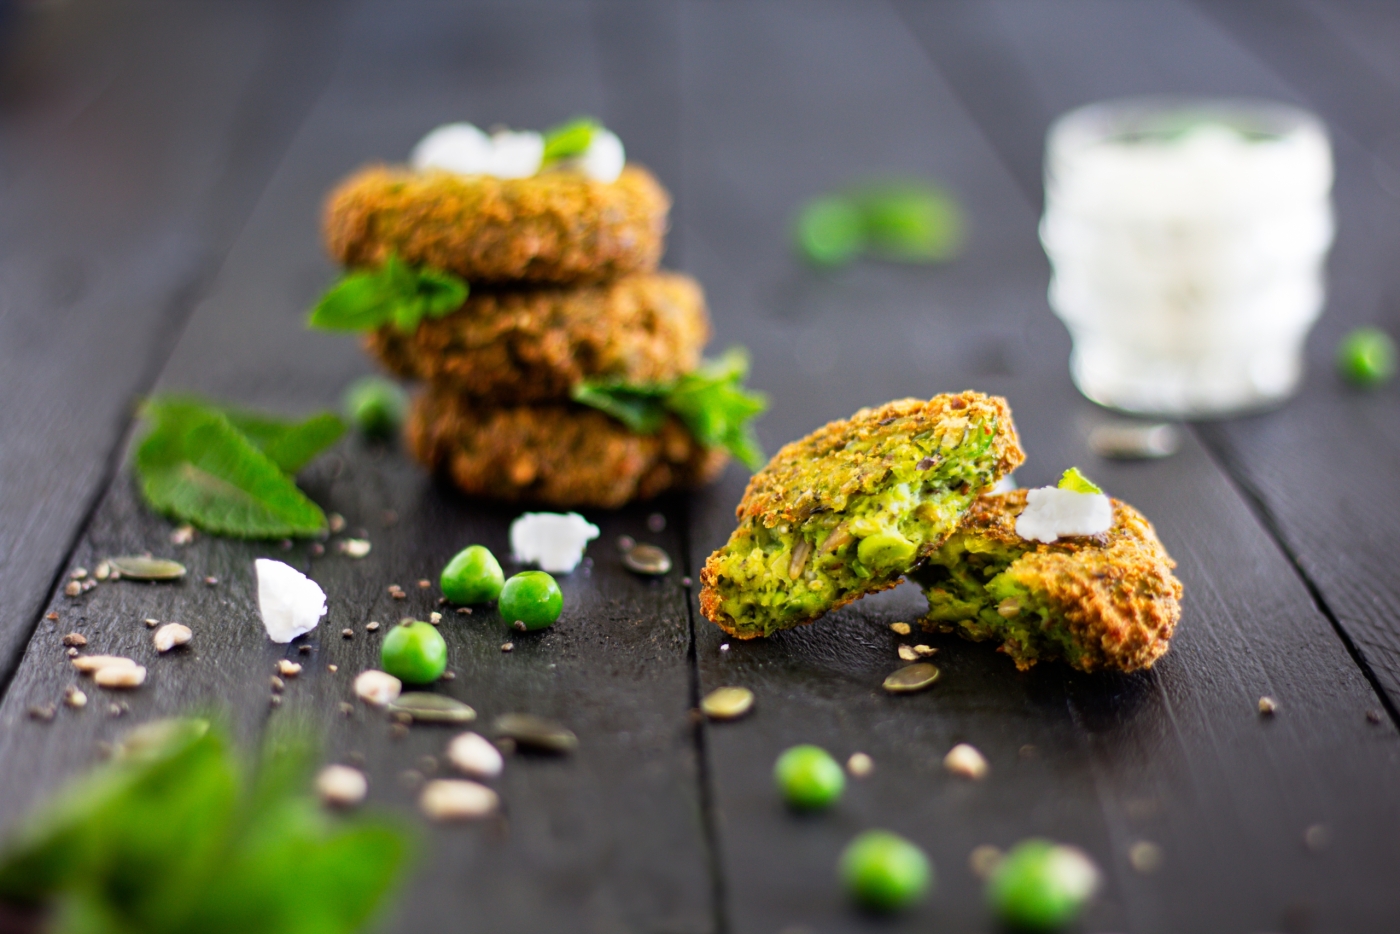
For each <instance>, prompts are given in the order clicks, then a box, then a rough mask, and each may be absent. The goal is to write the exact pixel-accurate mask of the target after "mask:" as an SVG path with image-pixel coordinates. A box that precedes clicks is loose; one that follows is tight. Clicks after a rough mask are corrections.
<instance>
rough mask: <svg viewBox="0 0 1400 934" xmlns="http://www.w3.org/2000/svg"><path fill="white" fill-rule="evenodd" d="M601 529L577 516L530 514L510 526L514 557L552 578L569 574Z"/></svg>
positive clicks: (571, 513) (569, 514)
mask: <svg viewBox="0 0 1400 934" xmlns="http://www.w3.org/2000/svg"><path fill="white" fill-rule="evenodd" d="M597 537H598V527H597V526H596V525H594V524H593V523H591V522H589V521H588V520H587V519H585V518H584V517H583V516H581V515H579V514H578V513H576V512H568V513H558V512H527V513H525V514H524V515H523V516H521V517H520V518H518V519H516V520H515V521H514V522H512V523H511V524H510V550H511V556H512V557H513V558H515V560H516V561H519V562H520V563H521V564H537V565H539V567H540V570H542V571H548V572H549V573H551V574H568V573H569V572H570V571H572V570H573V569H574V568H576V567H578V563H579V562H580V561H582V560H583V549H584V548H585V547H586V546H587V545H588V543H589V542H591V541H593V539H595V538H597Z"/></svg>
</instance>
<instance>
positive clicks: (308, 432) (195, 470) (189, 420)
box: [134, 397, 339, 538]
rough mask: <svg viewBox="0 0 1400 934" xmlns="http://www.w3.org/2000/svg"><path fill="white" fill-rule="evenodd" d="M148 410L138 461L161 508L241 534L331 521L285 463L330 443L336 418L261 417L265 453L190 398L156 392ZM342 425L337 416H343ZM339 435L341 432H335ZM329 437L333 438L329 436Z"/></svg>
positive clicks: (148, 494)
mask: <svg viewBox="0 0 1400 934" xmlns="http://www.w3.org/2000/svg"><path fill="white" fill-rule="evenodd" d="M142 414H143V415H144V416H145V417H146V418H147V419H149V420H150V421H152V422H153V427H152V428H151V430H150V431H149V432H148V433H147V435H146V436H145V438H143V439H142V441H141V443H140V445H139V446H138V447H137V448H136V454H135V458H134V463H135V468H136V474H137V477H138V479H139V480H140V484H141V492H142V494H143V495H144V496H145V498H146V501H147V503H149V504H150V505H151V507H152V508H154V509H156V510H157V511H159V512H163V513H166V514H168V515H171V516H174V517H176V518H178V519H181V520H184V521H186V522H189V523H191V524H192V525H196V526H198V527H199V528H201V529H204V530H205V531H207V532H213V533H215V534H221V535H231V536H234V537H238V538H284V537H287V536H294V535H314V534H316V533H318V532H320V531H321V530H322V529H324V528H325V526H326V517H325V514H324V513H323V512H322V511H321V507H319V506H317V505H316V504H315V503H313V502H311V500H309V499H307V498H306V496H305V495H304V494H303V493H302V492H301V491H300V490H298V489H297V487H296V484H295V483H293V482H292V480H291V479H290V478H289V477H287V476H286V475H285V474H284V473H283V470H282V468H281V466H280V465H279V461H278V460H275V459H274V456H270V455H275V457H276V458H279V459H280V460H281V461H282V462H284V463H287V464H292V465H296V466H300V465H301V464H303V463H305V462H306V460H308V459H309V458H310V457H311V456H314V454H315V453H317V452H318V451H319V450H320V447H318V446H317V445H321V446H324V443H329V442H328V441H327V439H328V438H329V436H330V434H331V430H330V429H331V426H330V423H329V422H328V421H327V420H325V419H323V418H320V417H317V418H313V419H310V420H308V422H303V423H301V424H300V425H293V424H290V423H284V424H283V425H282V426H281V427H280V428H278V427H275V426H274V424H273V422H274V420H272V419H266V418H263V417H261V416H259V417H257V418H256V419H254V418H253V417H252V416H250V415H249V413H242V414H241V416H239V417H241V418H243V419H244V424H252V423H253V422H254V421H256V422H257V425H256V427H255V436H257V437H260V438H261V439H262V441H263V442H264V443H266V444H267V445H268V450H269V452H270V453H264V451H263V450H260V449H259V446H258V444H256V443H254V441H253V440H250V438H249V436H248V435H245V434H244V433H243V432H242V431H240V430H239V429H238V428H237V427H235V425H234V423H233V421H232V420H231V419H230V417H229V415H228V414H227V413H225V412H224V411H222V410H221V409H219V408H217V407H215V406H212V405H209V404H207V403H203V402H201V401H198V400H195V399H193V398H192V397H158V398H155V399H152V400H150V401H149V402H147V403H146V405H145V406H144V407H143V409H142ZM337 422H338V420H337ZM335 436H336V437H339V431H336V432H335ZM330 440H334V439H333V438H331V439H330Z"/></svg>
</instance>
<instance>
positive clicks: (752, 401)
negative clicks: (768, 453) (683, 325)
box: [573, 347, 768, 470]
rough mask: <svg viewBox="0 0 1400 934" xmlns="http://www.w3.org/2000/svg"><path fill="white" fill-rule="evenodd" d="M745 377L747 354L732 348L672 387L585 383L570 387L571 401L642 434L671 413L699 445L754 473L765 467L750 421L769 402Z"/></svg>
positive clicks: (761, 451) (657, 427) (653, 430)
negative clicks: (735, 460) (731, 457)
mask: <svg viewBox="0 0 1400 934" xmlns="http://www.w3.org/2000/svg"><path fill="white" fill-rule="evenodd" d="M748 373H749V358H748V354H747V353H745V352H744V351H743V349H741V348H737V347H736V348H733V349H731V350H729V351H727V352H726V353H725V354H724V355H723V356H722V357H720V358H719V359H718V360H710V361H706V363H705V364H703V365H702V366H701V367H700V368H699V369H698V370H696V371H695V372H693V373H687V374H686V375H684V376H682V377H681V378H680V379H678V380H676V381H675V382H673V383H669V384H651V385H635V384H626V383H621V382H617V381H605V382H584V383H581V384H580V385H578V386H576V387H575V388H574V392H573V398H574V401H576V402H581V403H583V404H584V405H590V406H593V407H594V408H596V409H600V410H602V411H603V412H606V413H607V414H609V415H611V416H612V417H613V418H616V419H617V420H618V421H620V422H622V423H623V424H624V425H626V426H627V427H628V428H630V429H632V430H633V431H636V432H639V433H641V434H651V433H653V432H655V431H658V430H659V429H660V428H661V425H662V424H663V423H664V422H665V418H666V413H667V412H670V413H672V414H674V415H676V416H677V417H678V418H680V420H681V421H682V422H684V423H685V426H686V427H687V428H688V429H690V432H691V434H693V435H694V436H695V439H696V440H697V441H699V442H700V443H701V444H703V445H705V446H706V447H711V448H725V449H727V450H728V451H729V452H730V453H731V454H733V455H734V456H735V457H736V458H738V459H739V460H740V461H741V462H742V463H743V464H744V465H745V466H747V467H748V468H749V469H750V470H757V469H758V468H759V467H761V466H763V463H764V456H763V449H762V448H761V447H760V446H759V444H758V438H757V437H756V436H755V435H754V433H753V427H752V426H751V425H750V424H749V423H750V422H751V421H752V420H753V419H754V418H756V417H758V416H759V415H761V414H762V413H763V412H764V411H765V410H766V409H767V408H768V400H767V398H766V397H765V396H763V395H762V394H761V393H755V392H750V391H749V390H747V389H745V388H744V386H743V382H744V378H745V377H746V376H748Z"/></svg>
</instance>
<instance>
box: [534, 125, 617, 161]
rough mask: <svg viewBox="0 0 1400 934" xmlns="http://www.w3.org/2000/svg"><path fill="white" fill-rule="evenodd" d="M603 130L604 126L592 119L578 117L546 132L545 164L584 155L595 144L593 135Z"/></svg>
mask: <svg viewBox="0 0 1400 934" xmlns="http://www.w3.org/2000/svg"><path fill="white" fill-rule="evenodd" d="M602 128H603V125H602V124H601V123H599V122H598V121H597V120H594V119H593V118H592V117H576V118H575V119H573V120H570V121H569V122H568V123H561V124H560V125H559V126H556V127H553V128H552V129H549V130H545V133H544V159H543V162H544V164H546V165H548V164H549V163H551V162H558V161H560V160H561V159H573V158H575V157H577V156H581V155H583V154H584V153H585V152H587V151H588V147H589V146H590V145H592V144H593V134H594V133H596V132H597V131H598V130H601V129H602Z"/></svg>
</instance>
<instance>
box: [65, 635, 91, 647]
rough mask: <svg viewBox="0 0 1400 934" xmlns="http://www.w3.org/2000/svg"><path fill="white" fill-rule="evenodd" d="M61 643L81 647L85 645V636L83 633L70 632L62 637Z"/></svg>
mask: <svg viewBox="0 0 1400 934" xmlns="http://www.w3.org/2000/svg"><path fill="white" fill-rule="evenodd" d="M63 644H64V645H69V646H77V647H78V648H82V647H83V646H85V645H87V636H85V635H83V634H82V633H80V632H70V633H69V634H68V635H66V636H64V637H63Z"/></svg>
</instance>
